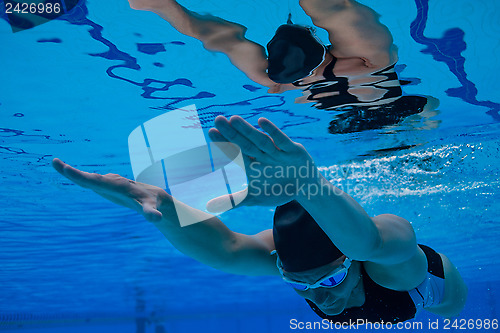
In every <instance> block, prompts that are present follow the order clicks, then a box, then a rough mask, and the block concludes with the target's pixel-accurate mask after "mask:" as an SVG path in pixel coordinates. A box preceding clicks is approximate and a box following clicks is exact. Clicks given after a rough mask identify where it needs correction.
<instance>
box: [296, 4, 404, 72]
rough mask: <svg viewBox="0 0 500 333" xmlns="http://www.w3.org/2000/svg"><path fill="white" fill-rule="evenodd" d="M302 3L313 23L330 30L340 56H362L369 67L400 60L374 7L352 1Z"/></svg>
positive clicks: (330, 36)
mask: <svg viewBox="0 0 500 333" xmlns="http://www.w3.org/2000/svg"><path fill="white" fill-rule="evenodd" d="M300 5H301V7H302V8H303V9H304V11H305V12H306V14H307V15H309V16H310V17H311V19H312V21H313V23H314V25H316V26H318V27H320V28H323V29H325V30H326V31H328V35H329V40H330V43H331V44H332V45H333V47H332V50H331V52H332V54H333V55H334V56H336V57H337V58H361V59H363V60H364V61H365V63H366V65H367V66H368V67H370V68H383V67H386V66H388V65H390V64H393V63H395V62H396V61H397V48H396V46H395V45H394V44H393V39H392V35H391V33H390V31H389V29H388V28H387V27H386V26H385V25H383V24H382V23H380V21H379V15H378V14H377V13H376V12H375V11H374V10H372V9H371V8H369V7H367V6H365V5H362V4H360V3H358V2H356V1H350V0H301V1H300Z"/></svg>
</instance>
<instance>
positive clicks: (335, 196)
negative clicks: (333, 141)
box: [207, 116, 426, 290]
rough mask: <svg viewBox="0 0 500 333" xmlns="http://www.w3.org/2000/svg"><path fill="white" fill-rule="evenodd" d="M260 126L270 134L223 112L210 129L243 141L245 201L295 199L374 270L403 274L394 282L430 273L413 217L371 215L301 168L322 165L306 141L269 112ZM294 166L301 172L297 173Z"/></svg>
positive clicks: (218, 137)
mask: <svg viewBox="0 0 500 333" xmlns="http://www.w3.org/2000/svg"><path fill="white" fill-rule="evenodd" d="M259 126H260V127H261V128H262V129H263V130H264V131H266V132H267V133H268V135H267V134H265V133H263V132H261V131H259V130H258V129H256V128H255V127H253V126H252V125H250V124H249V123H248V122H246V121H245V120H244V119H243V118H241V117H239V116H233V117H231V119H230V120H229V121H228V120H227V119H226V118H224V117H222V116H218V117H217V118H216V119H215V127H216V129H211V130H210V131H209V135H210V137H211V139H212V140H213V141H215V142H217V141H229V142H232V143H234V144H236V145H238V146H240V148H241V151H242V153H243V155H244V159H245V161H246V168H245V169H246V172H247V178H248V180H249V187H248V189H247V190H245V191H246V192H245V191H241V192H237V193H233V194H232V195H233V197H236V198H237V199H238V196H240V195H241V196H242V197H243V201H242V204H243V205H267V204H269V203H270V204H271V205H280V204H284V203H286V202H288V201H290V200H292V199H295V200H297V201H298V202H299V203H300V204H301V205H302V206H303V207H304V208H305V209H306V210H307V211H308V212H309V213H310V214H311V215H312V217H313V218H314V220H315V221H316V222H317V223H318V225H319V226H320V227H321V228H322V229H323V230H324V231H325V233H326V234H327V235H328V236H329V237H330V239H331V240H332V241H333V243H334V244H335V245H336V246H337V247H338V248H339V249H340V250H341V251H342V252H343V253H344V254H345V255H346V256H348V257H349V258H351V259H353V260H358V261H365V262H367V265H371V266H372V267H371V268H372V271H374V270H375V269H374V266H376V267H375V268H378V271H380V272H384V273H387V272H391V274H392V273H394V275H395V276H397V275H398V274H399V275H400V276H399V277H397V278H395V279H393V280H395V281H396V282H395V283H398V282H400V281H402V284H401V285H397V286H396V287H394V285H393V288H394V289H399V288H402V289H400V290H405V289H404V288H408V289H406V290H409V289H412V288H414V287H415V286H416V285H418V284H419V283H420V282H421V281H422V280H423V279H424V277H425V274H426V261H425V256H424V254H423V252H419V250H418V248H417V243H416V237H415V233H414V231H413V228H412V227H411V225H410V223H409V222H408V221H406V220H404V219H403V218H401V217H398V216H395V215H392V214H384V215H379V216H376V217H374V218H371V217H370V216H368V214H367V213H366V212H365V210H364V209H363V208H362V207H361V206H360V205H359V204H358V203H357V202H356V201H355V200H354V199H353V198H352V197H350V196H349V195H348V194H347V193H345V192H343V191H342V190H340V189H338V188H336V187H335V186H333V185H332V184H331V183H330V182H329V181H327V180H326V179H325V178H324V177H323V176H322V175H321V174H319V173H318V172H316V173H313V172H308V173H305V172H303V171H301V170H304V168H305V170H311V169H312V168H314V170H316V167H315V166H314V161H313V159H312V158H311V156H310V155H309V153H308V152H307V151H306V149H305V148H304V146H302V145H301V144H299V143H296V142H293V141H292V140H291V139H290V138H289V137H288V136H286V135H285V134H284V133H283V132H282V131H281V130H280V129H279V128H278V127H276V125H274V124H273V123H272V122H270V121H269V120H267V119H265V118H260V119H259ZM283 167H285V168H286V169H285V170H287V171H286V172H283ZM294 169H295V170H296V171H297V172H296V175H298V176H296V175H294V173H293V170H294ZM301 174H302V175H305V176H300V175H301ZM273 175H274V176H273ZM266 182H267V186H266V185H265V183H266ZM266 188H267V192H266ZM275 193H280V195H278V196H277V195H276V194H275ZM283 193H284V194H283ZM245 195H246V196H245ZM220 198H223V197H220ZM220 198H216V199H213V200H211V201H210V202H209V204H208V205H207V207H208V208H209V210H214V211H217V207H218V205H219V204H221V203H223V202H224V201H223V200H220ZM237 199H235V201H236V202H239V201H240V200H237ZM408 276H409V277H408ZM408 285H409V286H408Z"/></svg>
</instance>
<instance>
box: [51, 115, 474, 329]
mask: <svg viewBox="0 0 500 333" xmlns="http://www.w3.org/2000/svg"><path fill="white" fill-rule="evenodd" d="M258 123H259V126H260V127H261V128H262V129H263V130H264V131H265V132H266V133H267V134H266V133H264V132H262V131H260V130H258V129H256V128H255V127H253V126H252V125H250V124H249V123H248V122H246V121H245V120H244V119H243V118H241V117H239V116H233V117H231V118H230V120H228V119H226V118H225V117H222V116H219V117H217V118H216V119H215V128H212V129H210V131H209V135H210V137H211V139H212V140H213V141H214V142H231V143H233V144H236V145H238V146H239V147H241V151H242V154H243V157H244V161H245V164H246V170H245V172H246V173H247V179H252V180H261V181H260V182H255V183H254V184H252V186H249V188H248V189H246V190H244V191H241V192H237V193H233V194H232V195H233V196H236V197H237V196H241V198H244V199H243V201H242V202H241V204H240V205H238V206H245V205H247V206H252V205H253V206H269V205H271V206H276V205H277V206H278V207H277V208H276V212H275V215H274V222H273V227H272V229H268V230H264V231H262V232H260V233H258V234H256V235H245V234H241V233H236V232H233V231H231V230H230V229H229V228H228V227H227V226H226V225H225V224H223V223H222V222H221V221H220V220H219V219H218V218H217V217H215V216H214V217H211V218H210V219H207V220H205V221H203V222H199V223H196V224H192V225H189V226H186V227H181V226H180V224H179V221H178V218H177V213H176V210H177V211H178V210H179V209H181V210H183V212H182V214H194V215H196V214H199V211H198V210H196V209H194V208H192V207H189V206H187V205H184V206H177V207H175V208H174V204H173V199H172V196H170V195H169V194H168V193H167V192H165V191H164V190H163V189H160V188H158V187H155V186H151V185H147V184H143V183H139V182H134V181H131V180H129V179H126V178H123V177H121V176H119V175H116V174H107V175H100V174H96V173H87V172H83V171H80V170H78V169H75V168H73V167H71V166H69V165H68V164H65V163H63V162H62V161H61V160H59V159H54V161H53V166H54V168H55V169H56V170H57V171H58V172H59V173H60V174H62V175H63V176H65V177H66V178H68V179H69V180H71V181H73V182H74V183H76V184H78V185H80V186H82V187H85V188H89V189H91V190H93V191H94V192H96V193H97V194H99V195H101V196H102V197H104V198H106V199H108V200H110V201H112V202H114V203H117V204H119V205H122V206H125V207H128V208H131V209H133V210H135V211H137V212H139V213H140V214H142V215H143V216H144V217H145V218H146V219H147V220H149V221H152V222H154V225H155V226H156V227H157V228H158V229H159V230H160V231H161V232H162V233H163V234H164V235H165V237H166V238H167V239H168V240H169V241H170V242H171V243H172V245H173V246H175V247H176V248H177V249H178V250H179V251H181V252H182V253H184V254H185V255H187V256H190V257H192V258H194V259H196V260H198V261H200V262H201V263H204V264H206V265H209V266H211V267H214V268H216V269H219V270H222V271H225V272H228V273H232V274H242V275H277V276H280V277H281V278H282V279H283V280H284V281H285V282H286V283H288V284H289V285H290V286H291V287H292V288H293V289H294V290H295V292H296V293H297V294H299V295H300V296H302V297H303V298H305V299H306V301H307V302H308V304H309V305H310V306H311V308H312V309H313V310H314V311H315V312H316V313H317V314H318V315H319V316H321V317H322V318H328V319H330V320H332V321H335V322H345V321H346V320H349V319H353V320H354V321H355V320H357V319H367V320H370V321H371V322H381V321H384V322H393V323H395V322H400V321H405V320H408V319H410V318H413V317H414V316H415V314H416V312H417V311H418V310H421V309H424V310H427V311H429V312H432V313H434V314H438V315H442V316H445V317H450V316H455V315H457V314H459V312H460V311H461V310H462V308H463V307H464V304H465V300H466V297H467V288H466V286H465V284H464V282H463V280H462V278H461V277H460V274H459V273H458V271H457V269H456V268H455V267H454V266H453V264H452V263H451V262H450V260H449V259H448V258H447V257H446V256H445V255H443V254H438V253H436V252H435V251H434V250H432V249H430V248H429V247H427V246H424V245H419V244H417V241H416V236H415V233H414V230H413V228H412V226H411V224H410V223H409V222H408V221H406V220H405V219H403V218H401V217H399V216H396V215H392V214H382V215H378V216H375V217H370V216H368V214H367V213H366V212H365V211H364V209H363V208H362V207H361V206H360V205H359V204H358V203H357V202H356V201H355V200H354V199H353V198H351V197H350V196H349V195H348V194H346V193H345V192H343V191H341V190H340V189H338V188H336V187H334V186H333V185H332V184H331V183H330V182H328V181H327V180H326V179H325V178H323V176H321V174H320V173H319V172H318V173H311V174H308V175H306V176H304V177H293V176H291V175H290V177H288V178H286V177H283V174H282V175H281V176H280V177H275V178H273V177H272V175H273V173H270V172H267V176H266V175H264V172H262V171H263V170H264V168H268V169H269V168H271V169H272V168H283V166H286V167H287V168H301V167H302V168H303V167H306V168H311V167H313V168H315V167H314V161H313V159H312V158H311V156H310V155H309V153H308V152H307V151H306V149H305V148H304V147H303V146H302V145H301V144H299V143H296V142H293V141H292V140H291V139H290V138H289V137H288V136H286V135H285V134H284V133H283V132H282V131H281V130H280V129H278V128H277V127H276V126H275V125H274V124H273V123H272V122H270V121H269V120H267V119H265V118H260V119H259V122H258ZM298 170H300V169H298ZM269 175H271V176H269ZM259 177H260V178H259ZM263 180H266V181H267V183H268V184H270V186H282V187H285V188H286V191H281V194H280V195H273V194H269V193H267V192H266V191H264V190H263V188H259V187H258V186H259V184H263V182H262V181H263ZM224 199H227V198H224V197H220V198H215V199H212V200H211V201H209V202H208V204H207V208H208V209H209V210H210V211H218V210H220V207H221V203H222V202H225V200H224ZM234 201H235V202H238V201H239V200H238V198H235V200H234ZM270 254H271V255H270Z"/></svg>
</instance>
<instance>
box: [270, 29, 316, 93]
mask: <svg viewBox="0 0 500 333" xmlns="http://www.w3.org/2000/svg"><path fill="white" fill-rule="evenodd" d="M325 51H326V49H325V47H324V46H323V44H321V43H320V42H319V41H318V40H317V39H316V38H315V37H314V35H313V34H312V32H311V30H310V29H308V28H306V27H303V26H300V25H296V24H283V25H281V26H280V27H279V28H278V30H276V33H275V34H274V37H273V38H272V39H271V41H270V42H269V43H267V53H268V67H267V75H268V76H269V78H270V79H271V80H273V81H274V82H277V83H292V82H294V81H297V80H299V79H302V78H304V77H306V76H308V75H309V74H310V73H311V71H312V70H313V69H314V68H316V67H318V66H319V65H320V64H321V62H323V57H324V55H325Z"/></svg>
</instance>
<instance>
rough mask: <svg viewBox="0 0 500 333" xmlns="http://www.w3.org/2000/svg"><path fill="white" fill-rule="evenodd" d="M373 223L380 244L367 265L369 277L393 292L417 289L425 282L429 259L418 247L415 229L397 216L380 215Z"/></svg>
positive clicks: (367, 261)
mask: <svg viewBox="0 0 500 333" xmlns="http://www.w3.org/2000/svg"><path fill="white" fill-rule="evenodd" d="M372 220H373V222H374V223H375V225H376V226H377V229H378V233H379V239H380V240H379V242H378V246H377V248H376V249H374V250H373V251H372V254H371V255H370V256H369V257H368V258H366V262H365V263H364V266H365V269H366V271H367V273H368V275H370V277H371V278H372V279H373V280H374V281H375V282H377V283H378V284H380V285H381V286H384V287H386V288H389V289H394V290H410V289H413V288H415V287H416V286H418V285H419V284H420V283H422V281H423V280H424V279H425V276H426V274H427V259H426V257H425V254H424V252H423V251H422V250H421V249H420V248H419V247H418V246H417V240H416V236H415V232H414V230H413V227H412V226H411V224H410V223H409V222H408V221H407V220H405V219H404V218H402V217H399V216H396V215H393V214H382V215H378V216H376V217H373V218H372Z"/></svg>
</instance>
